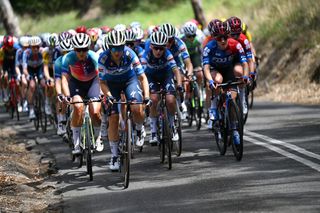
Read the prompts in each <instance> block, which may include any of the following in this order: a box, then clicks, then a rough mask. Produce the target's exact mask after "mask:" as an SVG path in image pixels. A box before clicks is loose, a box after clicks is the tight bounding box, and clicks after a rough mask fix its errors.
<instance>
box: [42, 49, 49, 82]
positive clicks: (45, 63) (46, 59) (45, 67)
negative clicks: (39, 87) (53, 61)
mask: <svg viewBox="0 0 320 213" xmlns="http://www.w3.org/2000/svg"><path fill="white" fill-rule="evenodd" d="M42 57H43V73H44V77H45V79H46V80H49V79H50V74H49V53H48V52H47V50H44V51H43V53H42Z"/></svg>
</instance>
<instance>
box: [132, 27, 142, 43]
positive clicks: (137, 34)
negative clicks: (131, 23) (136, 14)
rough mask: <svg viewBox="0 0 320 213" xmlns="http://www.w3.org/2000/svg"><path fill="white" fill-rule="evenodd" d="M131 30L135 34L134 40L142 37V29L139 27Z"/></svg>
mask: <svg viewBox="0 0 320 213" xmlns="http://www.w3.org/2000/svg"><path fill="white" fill-rule="evenodd" d="M132 31H133V32H134V33H135V34H136V40H141V39H143V37H144V32H143V29H141V28H137V27H135V28H132Z"/></svg>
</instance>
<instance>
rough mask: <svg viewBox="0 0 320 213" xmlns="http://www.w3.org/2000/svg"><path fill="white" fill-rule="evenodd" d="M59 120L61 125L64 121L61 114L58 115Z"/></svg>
mask: <svg viewBox="0 0 320 213" xmlns="http://www.w3.org/2000/svg"><path fill="white" fill-rule="evenodd" d="M57 119H58V124H59V123H61V121H62V115H61V114H58V115H57Z"/></svg>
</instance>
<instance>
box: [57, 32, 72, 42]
mask: <svg viewBox="0 0 320 213" xmlns="http://www.w3.org/2000/svg"><path fill="white" fill-rule="evenodd" d="M71 38H72V34H71V33H69V32H68V31H66V32H62V33H60V35H59V41H60V42H61V41H64V40H66V39H71Z"/></svg>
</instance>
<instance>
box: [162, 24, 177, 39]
mask: <svg viewBox="0 0 320 213" xmlns="http://www.w3.org/2000/svg"><path fill="white" fill-rule="evenodd" d="M160 31H161V32H164V33H165V34H166V35H167V36H168V38H172V37H174V36H175V35H176V29H175V28H174V26H172V24H169V23H166V24H163V25H161V26H160Z"/></svg>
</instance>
